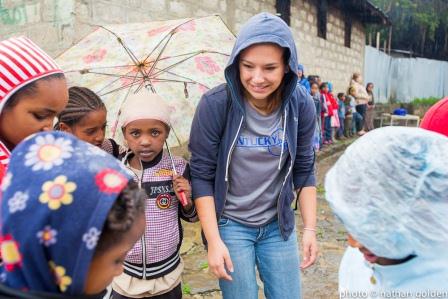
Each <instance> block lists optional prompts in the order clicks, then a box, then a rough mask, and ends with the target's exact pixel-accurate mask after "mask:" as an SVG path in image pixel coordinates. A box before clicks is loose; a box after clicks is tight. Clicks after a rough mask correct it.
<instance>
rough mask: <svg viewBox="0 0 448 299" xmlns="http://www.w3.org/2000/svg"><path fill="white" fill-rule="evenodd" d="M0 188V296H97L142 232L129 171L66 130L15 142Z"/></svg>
mask: <svg viewBox="0 0 448 299" xmlns="http://www.w3.org/2000/svg"><path fill="white" fill-rule="evenodd" d="M2 192H3V198H2V206H1V208H2V212H1V227H2V229H1V235H2V240H1V253H2V259H3V265H2V267H1V269H0V279H1V284H0V298H27V299H37V298H45V299H49V298H73V299H74V298H77V299H82V298H86V299H87V298H90V299H94V298H95V299H96V298H98V299H100V298H103V297H104V293H105V292H104V290H105V289H106V287H107V286H108V285H109V284H110V283H111V282H112V279H113V277H114V276H116V275H119V274H121V273H122V272H123V261H124V258H125V256H126V253H127V252H128V251H129V250H130V249H131V248H132V246H133V245H134V243H135V242H136V241H137V240H138V239H139V238H140V237H141V236H142V234H143V232H144V228H145V217H144V214H145V213H144V200H145V195H144V193H143V192H142V191H140V190H139V189H138V186H137V184H135V183H134V182H133V181H132V176H131V175H130V174H129V173H128V172H127V171H126V170H125V169H124V168H123V166H122V165H121V164H120V162H119V161H117V160H116V159H114V158H113V157H112V156H110V155H108V154H107V153H105V152H103V151H102V150H101V149H99V148H97V147H95V146H93V145H90V144H87V143H85V142H83V141H80V140H78V139H76V138H75V137H73V136H72V135H69V134H66V133H62V132H49V133H40V134H36V135H34V136H33V137H31V138H29V139H27V140H25V141H24V142H22V143H20V144H19V145H18V146H17V147H16V148H15V149H14V151H13V152H12V155H11V160H10V164H9V168H8V172H7V173H6V176H5V177H4V180H3V182H2Z"/></svg>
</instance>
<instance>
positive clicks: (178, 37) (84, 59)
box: [56, 16, 235, 145]
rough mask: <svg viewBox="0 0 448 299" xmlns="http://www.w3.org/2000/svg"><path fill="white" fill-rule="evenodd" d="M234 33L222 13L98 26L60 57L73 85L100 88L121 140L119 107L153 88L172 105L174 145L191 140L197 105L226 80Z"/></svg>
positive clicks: (170, 140) (96, 89)
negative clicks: (206, 92)
mask: <svg viewBox="0 0 448 299" xmlns="http://www.w3.org/2000/svg"><path fill="white" fill-rule="evenodd" d="M234 42H235V36H234V35H233V34H232V33H231V32H230V30H229V29H228V27H227V26H226V25H225V24H224V22H223V21H222V19H221V18H220V17H219V16H209V17H203V18H195V19H181V20H169V21H157V22H149V23H132V24H119V25H107V26H98V28H97V29H96V30H95V31H94V32H92V33H91V34H89V35H87V36H86V37H85V38H83V39H82V40H80V41H79V42H78V43H77V44H76V45H74V46H73V47H71V48H69V49H68V50H67V51H65V52H64V53H62V54H61V55H60V56H59V57H58V58H57V59H56V60H57V62H58V64H59V65H60V66H61V68H62V69H63V70H64V71H65V73H66V75H67V78H68V81H69V85H78V86H84V87H88V88H90V89H92V90H93V91H95V92H96V93H97V94H98V95H99V96H100V97H101V98H102V100H103V101H104V103H105V104H106V107H107V109H108V123H109V125H110V126H109V130H108V135H110V136H113V137H115V138H118V139H120V138H121V137H120V134H121V132H120V131H121V130H116V133H117V136H114V135H115V127H117V125H118V127H119V126H120V121H119V114H120V107H121V106H122V105H123V103H124V102H125V101H126V98H127V96H128V95H129V93H131V92H136V91H137V90H139V89H140V88H148V89H150V90H151V91H153V92H156V93H158V94H159V95H160V96H162V97H163V98H164V99H165V100H166V101H167V103H168V105H170V107H171V108H172V127H173V131H174V134H170V138H169V140H168V141H169V143H170V144H171V145H177V144H178V143H179V144H182V143H184V142H186V141H187V140H188V137H189V133H190V125H191V120H192V118H193V115H194V111H195V108H196V104H197V103H198V101H199V99H200V97H201V95H202V94H203V93H204V92H205V91H207V90H208V89H210V88H212V87H214V86H216V85H218V84H220V83H223V82H224V81H225V79H224V68H225V66H226V64H227V61H228V57H229V55H230V53H231V51H232V47H233V44H234Z"/></svg>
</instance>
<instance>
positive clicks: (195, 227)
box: [181, 140, 352, 299]
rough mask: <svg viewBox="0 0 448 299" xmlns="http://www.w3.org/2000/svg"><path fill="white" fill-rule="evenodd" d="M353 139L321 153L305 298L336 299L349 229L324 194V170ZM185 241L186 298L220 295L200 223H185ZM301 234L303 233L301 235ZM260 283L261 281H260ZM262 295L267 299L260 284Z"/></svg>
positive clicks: (182, 251)
mask: <svg viewBox="0 0 448 299" xmlns="http://www.w3.org/2000/svg"><path fill="white" fill-rule="evenodd" d="M351 142H352V140H347V141H344V142H340V143H339V144H337V145H334V146H333V147H331V148H329V149H326V150H324V151H322V152H321V153H320V154H319V156H318V165H317V179H318V231H317V238H318V242H319V251H320V252H319V257H318V260H317V261H316V264H315V265H314V266H312V267H311V268H310V269H307V270H305V271H303V272H302V274H303V275H302V287H303V299H333V298H334V299H337V298H339V297H338V293H337V289H338V284H337V280H338V267H339V261H340V259H341V257H342V254H343V252H344V249H345V246H346V232H345V230H344V227H343V226H342V224H341V223H339V221H338V220H336V219H335V218H334V216H333V214H332V212H331V210H330V208H329V206H328V205H327V203H326V201H325V199H324V196H325V191H324V188H323V179H324V176H325V173H326V172H327V171H328V170H329V169H330V167H331V166H332V165H333V164H334V163H335V162H336V160H337V158H339V156H340V155H341V154H342V151H343V149H345V147H346V146H347V144H349V143H351ZM296 219H297V228H298V232H299V234H300V232H301V231H302V227H303V226H302V223H301V218H300V215H298V216H297V217H296ZM184 229H185V233H184V243H183V245H182V249H181V253H182V257H183V259H184V261H185V271H184V274H183V291H184V298H185V299H205V298H207V299H211V298H221V297H222V296H221V293H220V292H219V286H218V283H217V280H216V279H215V278H214V277H213V276H212V275H211V274H209V272H208V264H207V254H206V252H205V250H204V248H203V246H202V242H201V237H200V225H199V223H195V224H185V225H184ZM299 237H300V236H299ZM259 285H260V286H261V285H262V283H261V282H260V281H259ZM259 294H260V295H259V298H264V296H263V292H262V288H261V287H260V293H259Z"/></svg>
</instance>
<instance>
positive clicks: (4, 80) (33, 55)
mask: <svg viewBox="0 0 448 299" xmlns="http://www.w3.org/2000/svg"><path fill="white" fill-rule="evenodd" d="M57 73H63V71H62V70H61V69H60V68H59V66H58V65H57V64H56V62H55V61H54V60H53V59H52V58H51V57H50V56H48V55H47V54H46V53H45V52H44V51H43V50H42V49H40V48H39V47H38V46H37V45H36V44H34V43H33V42H32V41H31V40H30V39H28V38H26V37H23V36H22V37H12V38H10V39H7V40H4V41H1V42H0V113H1V111H2V110H3V107H4V105H5V103H6V102H7V101H8V99H9V98H10V97H11V96H12V95H13V94H14V93H15V92H16V91H18V90H19V89H20V88H22V87H23V86H25V85H27V84H29V83H31V82H34V81H36V80H38V79H40V78H43V77H46V76H49V75H52V74H57Z"/></svg>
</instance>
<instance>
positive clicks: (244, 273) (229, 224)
mask: <svg viewBox="0 0 448 299" xmlns="http://www.w3.org/2000/svg"><path fill="white" fill-rule="evenodd" d="M218 228H219V233H220V235H221V238H222V240H223V241H224V244H226V246H227V248H228V249H229V252H230V258H231V259H232V262H233V266H234V272H233V273H230V274H231V276H232V279H233V280H232V281H227V280H224V279H221V280H220V281H219V286H220V288H221V291H222V295H223V298H224V299H243V298H244V299H257V298H258V286H257V280H256V272H255V266H256V267H257V268H258V272H259V273H260V278H261V280H262V281H263V284H264V294H265V297H266V298H267V299H289V298H290V299H298V298H302V296H301V287H300V269H299V267H300V261H299V252H298V244H297V235H296V232H295V231H294V232H293V233H292V234H291V236H290V237H289V239H288V240H287V241H285V240H283V238H282V236H281V235H280V230H279V226H278V221H277V220H275V221H273V222H271V223H269V224H266V225H264V226H261V227H249V226H246V225H243V224H240V223H238V222H236V221H233V220H231V219H228V218H221V219H220V220H219V222H218Z"/></svg>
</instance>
